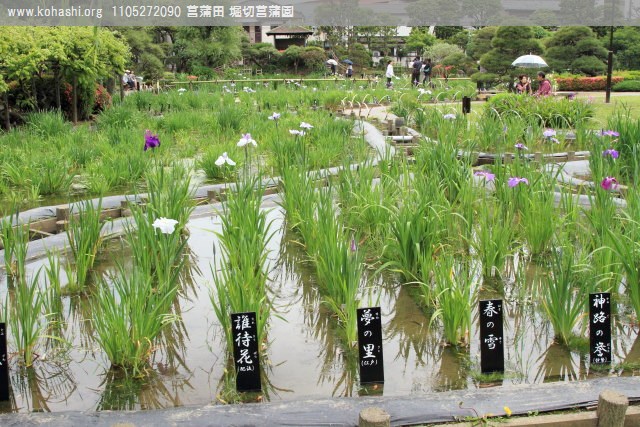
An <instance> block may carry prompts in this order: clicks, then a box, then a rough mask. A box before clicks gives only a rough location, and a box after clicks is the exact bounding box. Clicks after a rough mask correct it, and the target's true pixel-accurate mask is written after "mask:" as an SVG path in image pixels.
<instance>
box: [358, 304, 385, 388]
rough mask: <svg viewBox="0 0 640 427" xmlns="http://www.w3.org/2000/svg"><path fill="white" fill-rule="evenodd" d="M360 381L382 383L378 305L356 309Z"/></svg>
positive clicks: (382, 364)
mask: <svg viewBox="0 0 640 427" xmlns="http://www.w3.org/2000/svg"><path fill="white" fill-rule="evenodd" d="M358 348H359V353H360V358H359V361H360V383H361V384H366V383H383V382H384V363H383V358H382V320H381V316H380V307H370V308H359V309H358Z"/></svg>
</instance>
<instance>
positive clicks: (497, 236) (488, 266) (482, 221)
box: [472, 202, 515, 278]
mask: <svg viewBox="0 0 640 427" xmlns="http://www.w3.org/2000/svg"><path fill="white" fill-rule="evenodd" d="M477 219H478V226H477V229H476V234H475V237H474V239H473V242H472V246H473V248H474V249H475V251H476V253H477V255H478V258H479V259H480V261H481V262H482V274H483V276H484V277H485V278H489V277H496V276H500V275H501V274H502V272H503V270H504V267H505V263H506V260H507V257H508V256H509V255H510V254H511V251H512V243H513V240H514V233H515V231H514V225H513V214H512V213H511V212H510V211H509V210H508V209H507V208H504V207H501V206H500V205H499V204H497V203H496V202H492V203H487V204H485V205H484V206H483V207H482V208H480V209H479V211H478V218H477Z"/></svg>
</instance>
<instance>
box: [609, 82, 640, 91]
mask: <svg viewBox="0 0 640 427" xmlns="http://www.w3.org/2000/svg"><path fill="white" fill-rule="evenodd" d="M611 90H613V91H614V92H640V80H625V81H622V82H620V83H617V84H615V85H614V86H613V87H612V88H611Z"/></svg>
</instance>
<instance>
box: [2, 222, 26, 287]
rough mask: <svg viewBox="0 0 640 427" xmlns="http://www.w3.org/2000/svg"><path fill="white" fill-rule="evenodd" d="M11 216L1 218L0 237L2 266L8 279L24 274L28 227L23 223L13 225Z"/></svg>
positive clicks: (19, 277) (20, 276) (22, 276)
mask: <svg viewBox="0 0 640 427" xmlns="http://www.w3.org/2000/svg"><path fill="white" fill-rule="evenodd" d="M13 218H14V217H13V216H10V217H5V218H2V222H1V226H2V228H1V229H0V238H1V239H2V247H3V248H4V268H5V270H6V272H7V276H9V278H10V279H12V280H13V279H18V280H19V279H21V278H24V277H25V276H26V263H27V244H28V242H29V228H28V227H25V226H24V225H18V226H15V227H14V226H13V221H14V220H13Z"/></svg>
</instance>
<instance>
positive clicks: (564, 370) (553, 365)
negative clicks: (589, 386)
mask: <svg viewBox="0 0 640 427" xmlns="http://www.w3.org/2000/svg"><path fill="white" fill-rule="evenodd" d="M539 360H541V361H542V363H540V366H539V368H538V373H537V374H536V381H539V380H540V379H543V382H545V383H547V382H556V381H575V380H577V379H579V378H580V372H581V369H580V368H581V366H580V365H578V366H576V361H575V359H574V357H573V356H572V354H571V350H570V349H569V348H568V347H567V346H566V345H561V344H558V343H555V342H554V343H553V344H551V345H550V346H549V348H547V351H545V352H544V354H543V355H542V356H541V357H540V359H539Z"/></svg>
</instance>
